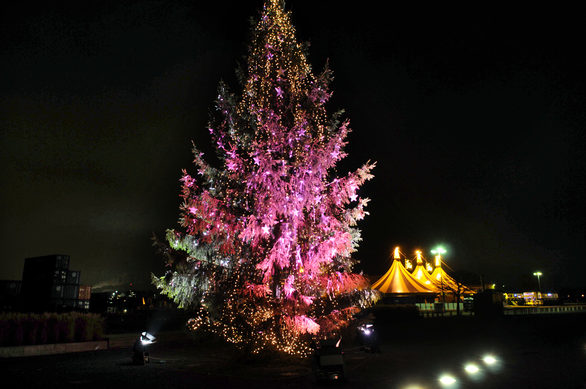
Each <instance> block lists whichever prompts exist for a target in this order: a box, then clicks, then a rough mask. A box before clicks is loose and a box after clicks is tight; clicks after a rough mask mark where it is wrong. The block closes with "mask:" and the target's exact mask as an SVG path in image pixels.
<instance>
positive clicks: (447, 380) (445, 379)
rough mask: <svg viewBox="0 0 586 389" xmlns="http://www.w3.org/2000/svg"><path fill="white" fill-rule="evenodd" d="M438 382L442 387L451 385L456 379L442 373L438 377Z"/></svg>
mask: <svg viewBox="0 0 586 389" xmlns="http://www.w3.org/2000/svg"><path fill="white" fill-rule="evenodd" d="M439 382H440V384H441V385H442V386H443V387H453V386H454V385H455V384H456V382H458V380H457V379H456V378H455V377H454V376H452V375H450V374H442V375H441V376H440V378H439Z"/></svg>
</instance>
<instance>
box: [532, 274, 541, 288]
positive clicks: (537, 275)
mask: <svg viewBox="0 0 586 389" xmlns="http://www.w3.org/2000/svg"><path fill="white" fill-rule="evenodd" d="M533 275H534V276H536V277H537V286H538V287H539V292H541V280H540V278H539V277H541V276H542V275H543V273H542V272H540V271H536V272H535V273H533Z"/></svg>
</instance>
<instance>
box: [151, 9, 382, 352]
mask: <svg viewBox="0 0 586 389" xmlns="http://www.w3.org/2000/svg"><path fill="white" fill-rule="evenodd" d="M247 65H248V66H247V69H246V70H245V72H244V73H243V74H242V81H243V86H244V87H243V91H242V94H241V95H240V96H238V95H236V94H234V93H232V92H230V91H229V90H228V88H227V87H226V86H225V85H223V84H222V85H220V87H219V95H218V98H217V101H216V105H217V115H218V117H217V118H216V119H215V120H213V122H212V124H211V125H210V128H209V132H210V134H211V136H212V138H213V141H214V142H215V147H216V151H217V154H218V156H219V159H220V161H221V163H222V166H221V167H220V168H216V167H212V166H211V165H209V164H208V163H207V162H206V161H205V160H204V157H203V154H202V153H201V152H199V151H198V150H197V149H196V148H194V155H195V161H194V162H195V165H196V167H197V175H195V176H192V175H190V174H188V173H187V171H183V177H182V178H181V182H182V193H181V198H182V201H183V204H182V206H181V219H180V222H181V226H182V228H183V229H184V231H175V230H169V231H168V232H167V242H168V243H167V245H164V244H159V246H158V247H159V248H160V250H161V252H162V254H163V255H164V256H165V257H166V258H167V265H168V267H169V270H168V272H167V274H166V275H165V276H163V277H153V282H154V283H155V285H156V286H157V287H158V288H160V289H161V291H162V293H164V294H166V295H168V296H169V297H171V298H173V299H174V300H175V301H176V302H177V303H179V304H180V306H182V307H194V308H196V309H197V315H196V316H195V317H194V318H193V319H191V320H190V321H189V326H190V328H191V329H193V330H207V331H210V332H211V333H214V334H216V335H218V336H221V337H222V338H224V339H225V340H226V341H228V342H230V343H233V344H236V345H238V346H239V347H242V348H243V349H246V350H248V351H250V352H251V353H253V354H255V353H260V352H262V351H264V350H277V351H281V352H285V353H289V354H294V355H300V356H307V355H309V353H310V352H311V348H310V347H309V344H310V341H311V340H312V339H321V338H324V337H331V336H334V335H336V334H339V332H340V330H341V329H342V328H343V327H344V326H346V325H348V323H349V322H350V321H351V320H352V318H353V315H354V314H355V313H357V312H358V311H359V310H360V309H361V308H365V307H368V306H370V305H372V304H373V303H374V302H376V300H377V299H378V298H379V294H378V292H376V291H372V290H370V289H369V282H368V280H367V279H366V278H365V277H363V276H362V275H359V274H353V273H352V268H353V266H354V265H355V263H356V261H355V260H354V259H353V258H352V254H353V253H354V252H355V251H356V249H357V247H358V243H359V242H360V240H361V236H360V231H359V230H358V228H357V227H356V225H357V222H358V221H360V220H361V219H363V218H364V216H365V215H367V214H368V213H367V212H366V211H365V207H366V205H367V203H368V201H369V200H368V198H362V197H360V196H359V195H358V190H359V188H360V187H361V185H362V184H363V183H364V182H365V181H367V180H369V179H371V178H372V177H373V176H372V174H371V173H370V171H371V170H372V169H373V167H374V164H372V163H367V164H365V165H363V166H362V167H361V168H359V169H358V170H356V171H354V172H351V173H349V174H347V175H346V176H343V177H336V176H334V173H335V172H334V168H335V166H336V164H337V163H338V162H339V161H340V160H341V159H342V158H344V157H345V156H346V153H345V152H344V147H345V145H346V143H347V141H346V138H347V135H348V133H349V132H350V127H349V122H348V121H340V114H334V115H331V116H328V115H327V112H326V109H325V104H326V103H327V101H328V100H329V98H330V96H331V92H330V91H329V83H330V81H331V79H332V74H331V72H330V71H329V69H327V68H326V69H325V70H324V72H323V73H321V74H320V75H317V76H316V75H314V74H313V73H312V71H311V68H310V65H309V63H308V62H307V59H306V55H305V49H304V46H303V45H301V44H299V43H298V42H297V41H296V38H295V29H294V27H293V26H292V25H291V22H290V16H289V13H287V12H285V11H284V10H283V9H282V2H281V1H278V0H267V2H266V4H265V6H264V9H263V12H262V14H261V16H260V20H259V21H258V23H257V24H256V27H255V28H254V30H253V32H252V43H251V45H250V49H249V53H248V61H247Z"/></svg>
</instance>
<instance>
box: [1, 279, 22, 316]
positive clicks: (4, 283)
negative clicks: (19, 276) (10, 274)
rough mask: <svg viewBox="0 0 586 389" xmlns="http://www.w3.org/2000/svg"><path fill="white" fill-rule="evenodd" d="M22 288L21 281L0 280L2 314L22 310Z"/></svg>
mask: <svg viewBox="0 0 586 389" xmlns="http://www.w3.org/2000/svg"><path fill="white" fill-rule="evenodd" d="M21 286H22V281H20V280H0V312H3V311H4V312H5V311H17V310H19V309H20V307H21V301H20V300H21V293H20V292H21Z"/></svg>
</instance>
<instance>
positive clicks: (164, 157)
mask: <svg viewBox="0 0 586 389" xmlns="http://www.w3.org/2000/svg"><path fill="white" fill-rule="evenodd" d="M261 5H262V1H257V0H255V1H247V2H241V1H234V2H189V1H179V2H178V1H140V2H133V1H129V2H117V1H103V2H95V3H91V4H90V3H87V2H61V3H60V5H58V6H51V7H49V6H45V8H38V7H37V6H33V5H32V3H30V4H27V3H26V2H25V3H21V4H20V5H18V6H16V5H13V6H10V8H6V6H3V7H4V8H3V10H2V13H1V18H2V43H1V46H0V47H1V53H0V69H1V72H2V78H1V81H0V82H1V86H2V88H1V95H0V112H1V117H0V131H1V132H0V147H1V149H2V151H1V153H0V164H1V166H2V169H1V171H0V178H1V182H2V191H1V198H0V204H1V205H0V212H1V231H0V232H1V233H0V239H1V240H0V243H1V245H2V247H3V250H2V254H0V261H1V266H0V279H19V278H20V277H21V273H22V266H23V259H24V258H25V257H29V256H36V255H45V254H50V253H65V254H70V255H71V257H72V258H71V263H72V265H71V266H72V268H74V269H76V270H81V271H82V283H87V284H92V285H94V286H95V287H98V288H99V287H102V288H113V287H120V286H121V285H124V284H128V283H129V282H134V283H135V284H136V285H138V286H144V285H146V284H147V282H148V277H149V274H150V272H151V271H155V272H157V271H160V269H161V264H160V261H161V260H160V258H157V257H156V256H155V254H154V252H153V249H152V247H151V246H150V235H151V233H152V232H155V233H159V234H161V233H163V231H164V230H165V229H166V228H169V227H176V225H177V218H178V205H179V197H178V195H179V182H178V179H179V177H180V172H181V169H182V168H187V169H189V168H190V167H191V162H190V161H191V159H192V158H191V146H190V142H191V140H192V139H193V140H194V141H195V142H196V143H197V144H198V145H199V146H200V147H201V148H202V149H204V150H207V151H211V149H210V139H209V136H208V133H207V131H206V130H205V128H206V123H207V119H208V113H209V111H210V110H211V109H213V100H214V97H215V95H216V87H217V84H218V81H219V80H220V79H224V80H226V81H227V82H228V83H229V84H231V85H232V86H233V87H234V88H237V84H236V81H235V77H234V69H235V67H236V63H237V62H242V56H243V55H244V54H245V53H246V45H247V36H248V35H247V34H248V19H249V17H251V16H255V15H257V12H258V10H259V9H260V7H261ZM532 7H534V5H532ZM287 8H288V9H290V10H292V11H293V21H294V24H295V25H296V27H297V31H298V36H299V38H300V39H301V40H308V41H310V43H311V46H310V58H309V59H310V62H311V63H312V64H313V67H314V69H315V70H319V69H321V68H322V67H323V65H324V63H325V61H326V59H328V58H329V62H330V67H331V68H332V69H333V70H334V74H335V80H334V83H333V90H334V97H333V99H332V101H331V104H330V112H333V111H334V110H337V109H339V108H344V109H345V110H346V113H347V117H349V118H350V120H351V122H352V128H353V130H354V132H353V133H352V134H351V136H350V139H349V140H350V144H349V146H348V148H347V151H348V152H349V157H348V158H347V160H346V161H344V163H343V164H342V166H340V169H339V170H340V172H344V171H346V170H347V169H354V168H357V167H358V166H359V165H360V164H362V163H363V162H365V161H367V160H369V159H370V160H376V161H378V165H377V168H376V169H375V171H374V174H375V179H374V180H373V181H371V182H369V183H367V184H366V185H365V186H364V187H363V189H362V192H361V193H362V194H364V195H366V196H368V197H370V198H371V199H372V201H371V203H370V206H369V211H370V213H371V214H370V216H368V217H367V218H366V219H365V220H364V221H363V222H362V224H361V226H362V230H363V238H364V240H363V242H362V244H361V248H360V250H359V252H358V253H357V255H356V257H357V258H359V259H360V260H361V261H362V263H361V268H362V269H364V270H365V271H366V273H368V274H373V275H378V274H382V272H384V271H385V270H386V269H387V268H388V266H389V262H388V253H389V250H390V248H391V247H392V246H394V245H401V246H402V248H403V251H405V252H408V253H409V252H411V251H413V250H414V249H415V248H422V249H424V250H429V249H430V248H431V247H432V246H434V245H436V244H438V243H443V244H444V245H446V246H447V247H448V249H449V253H448V255H447V257H446V260H447V262H448V264H450V266H451V267H452V268H454V269H456V270H465V271H469V272H472V273H476V274H484V275H485V277H486V278H487V279H489V280H492V281H495V282H497V283H499V284H506V285H508V286H509V287H524V286H527V284H528V283H530V282H534V280H533V278H534V277H532V276H531V273H533V271H535V270H541V271H542V272H543V273H544V276H543V278H542V282H543V285H544V286H545V287H548V288H560V287H564V286H585V285H586V280H585V276H584V274H586V265H585V261H584V260H583V259H582V256H583V253H584V249H585V240H584V234H585V227H584V216H583V215H584V214H586V212H585V210H584V202H583V199H584V195H585V187H584V180H585V170H584V165H585V163H584V143H585V142H584V140H585V139H584V131H583V130H584V125H585V124H586V119H585V115H584V107H585V106H586V104H585V103H586V95H585V94H586V83H585V80H586V77H585V76H584V71H585V69H586V66H585V65H586V61H585V56H584V54H583V46H584V45H583V36H584V32H585V31H584V26H583V22H582V20H581V13H580V12H578V10H577V9H562V8H561V7H560V8H558V9H552V8H551V4H550V7H549V8H548V9H545V8H544V9H537V8H522V9H512V8H510V7H507V8H499V6H497V5H494V4H486V5H484V6H479V7H478V8H468V6H466V7H462V6H457V5H453V6H451V5H446V4H441V5H435V6H434V7H432V8H429V7H428V6H424V5H422V4H416V5H412V6H407V5H400V6H399V5H395V4H391V9H390V10H388V11H383V10H381V9H378V8H377V7H376V6H375V5H373V4H372V3H364V4H357V3H353V4H352V5H347V6H343V5H341V3H340V2H338V1H331V0H327V1H319V2H313V1H299V0H297V1H295V0H290V1H289V2H287ZM529 285H530V284H529Z"/></svg>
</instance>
